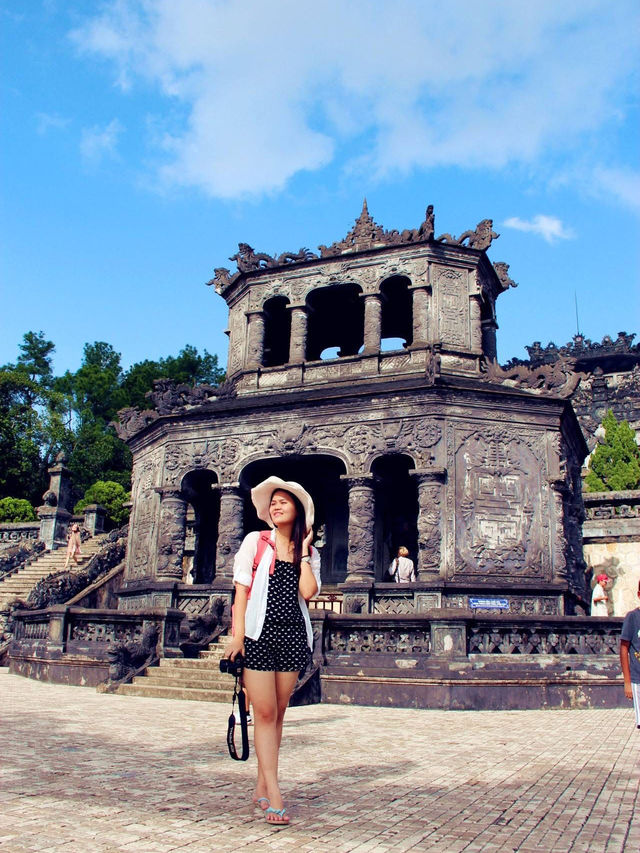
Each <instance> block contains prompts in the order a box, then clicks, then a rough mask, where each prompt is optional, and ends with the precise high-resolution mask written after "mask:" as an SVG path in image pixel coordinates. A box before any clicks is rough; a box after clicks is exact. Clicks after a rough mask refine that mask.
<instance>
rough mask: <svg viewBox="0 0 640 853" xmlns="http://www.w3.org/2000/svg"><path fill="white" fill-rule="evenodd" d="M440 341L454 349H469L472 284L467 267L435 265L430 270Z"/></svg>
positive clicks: (438, 338)
mask: <svg viewBox="0 0 640 853" xmlns="http://www.w3.org/2000/svg"><path fill="white" fill-rule="evenodd" d="M431 274H432V281H433V292H434V299H435V313H436V316H437V322H438V334H437V340H438V342H441V343H442V344H443V345H444V346H449V347H452V348H454V349H469V347H470V333H469V283H468V272H467V270H463V269H457V268H456V267H441V266H433V267H432V270H431Z"/></svg>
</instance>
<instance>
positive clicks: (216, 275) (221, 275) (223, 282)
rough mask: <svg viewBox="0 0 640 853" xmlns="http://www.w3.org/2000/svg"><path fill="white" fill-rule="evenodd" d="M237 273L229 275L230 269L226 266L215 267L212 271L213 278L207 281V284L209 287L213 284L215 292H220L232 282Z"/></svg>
mask: <svg viewBox="0 0 640 853" xmlns="http://www.w3.org/2000/svg"><path fill="white" fill-rule="evenodd" d="M239 274H240V273H234V274H233V275H231V271H230V270H228V269H227V268H226V267H216V268H215V269H214V271H213V278H212V279H210V280H209V281H208V282H207V286H209V287H211V285H213V287H214V289H215V291H216V293H218V294H221V293H222V292H223V291H224V290H226V289H227V288H228V287H230V286H231V285H232V284H233V282H234V281H235V280H236V279H237V278H238V276H239Z"/></svg>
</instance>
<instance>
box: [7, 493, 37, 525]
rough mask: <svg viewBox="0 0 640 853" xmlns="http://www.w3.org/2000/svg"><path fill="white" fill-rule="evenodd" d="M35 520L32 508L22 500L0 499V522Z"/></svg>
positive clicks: (27, 502)
mask: <svg viewBox="0 0 640 853" xmlns="http://www.w3.org/2000/svg"><path fill="white" fill-rule="evenodd" d="M36 520H37V516H36V513H35V510H34V508H33V507H32V506H31V504H30V503H29V501H26V500H24V498H2V499H1V500H0V521H13V522H15V521H36Z"/></svg>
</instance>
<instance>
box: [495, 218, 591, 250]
mask: <svg viewBox="0 0 640 853" xmlns="http://www.w3.org/2000/svg"><path fill="white" fill-rule="evenodd" d="M504 224H505V227H506V228H515V230H516V231H530V232H531V233H532V234H537V235H538V236H539V237H542V239H543V240H546V241H547V243H555V242H556V241H557V240H571V239H572V238H573V237H575V233H574V232H573V230H572V229H571V228H567V227H566V226H565V225H563V224H562V222H561V221H560V220H559V219H558V218H557V217H555V216H545V215H544V214H542V213H539V214H538V215H537V216H534V217H533V219H532V220H531V221H530V222H527V221H526V220H524V219H520V217H519V216H512V217H510V218H509V219H505V222H504Z"/></svg>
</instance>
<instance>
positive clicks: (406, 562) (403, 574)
mask: <svg viewBox="0 0 640 853" xmlns="http://www.w3.org/2000/svg"><path fill="white" fill-rule="evenodd" d="M389 575H390V576H391V578H392V579H393V580H394V581H395V582H396V583H412V582H413V581H415V580H416V570H415V568H414V566H413V560H410V559H409V550H408V549H407V548H405V547H404V545H401V546H400V547H399V548H398V556H397V557H396V558H395V560H394V561H393V562H392V563H391V565H390V566H389Z"/></svg>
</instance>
